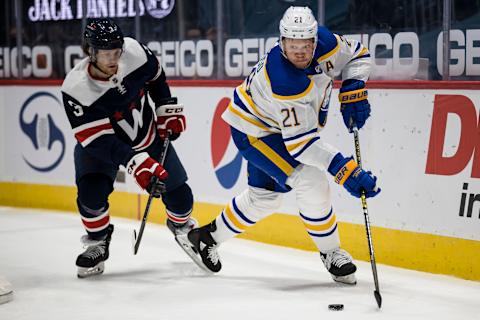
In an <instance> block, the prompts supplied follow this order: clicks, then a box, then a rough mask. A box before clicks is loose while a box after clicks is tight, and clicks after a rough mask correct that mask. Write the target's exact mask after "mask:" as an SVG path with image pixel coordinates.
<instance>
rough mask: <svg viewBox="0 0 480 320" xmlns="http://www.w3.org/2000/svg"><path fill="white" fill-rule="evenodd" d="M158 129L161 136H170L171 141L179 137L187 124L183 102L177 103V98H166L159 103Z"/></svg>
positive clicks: (157, 108)
mask: <svg viewBox="0 0 480 320" xmlns="http://www.w3.org/2000/svg"><path fill="white" fill-rule="evenodd" d="M155 113H156V114H157V130H158V135H159V136H160V138H162V139H165V138H166V137H167V136H169V139H170V140H171V141H173V140H175V139H177V138H178V137H179V136H180V134H181V133H182V132H183V131H185V129H186V128H187V124H186V121H185V116H184V115H183V104H178V103H177V98H175V97H172V98H168V99H164V101H163V102H162V103H160V104H159V105H157V107H156V110H155Z"/></svg>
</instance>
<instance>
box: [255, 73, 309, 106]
mask: <svg viewBox="0 0 480 320" xmlns="http://www.w3.org/2000/svg"><path fill="white" fill-rule="evenodd" d="M263 71H264V72H265V79H267V82H268V85H269V87H270V88H272V84H271V82H270V77H269V76H268V72H267V68H264V70H263ZM309 78H310V77H309ZM313 84H314V83H313V81H312V79H310V84H309V85H308V87H307V89H305V91H303V92H300V93H298V94H294V95H291V96H282V95H279V94H276V93H273V91H272V96H273V97H274V98H275V99H279V100H295V99H300V98H303V97H305V96H306V95H307V94H309V93H310V91H311V90H312V88H313Z"/></svg>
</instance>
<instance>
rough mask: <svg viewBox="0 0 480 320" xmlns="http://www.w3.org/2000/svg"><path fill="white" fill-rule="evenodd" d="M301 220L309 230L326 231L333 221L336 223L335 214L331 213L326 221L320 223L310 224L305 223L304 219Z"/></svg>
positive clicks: (332, 224) (333, 223)
mask: <svg viewBox="0 0 480 320" xmlns="http://www.w3.org/2000/svg"><path fill="white" fill-rule="evenodd" d="M302 220H303V224H304V225H305V227H306V228H307V229H308V230H309V231H326V230H329V229H331V228H332V227H333V226H334V225H335V223H337V217H336V216H335V214H332V216H331V217H330V218H329V219H328V220H327V221H322V222H321V223H320V224H311V223H307V221H306V220H305V219H302ZM309 222H310V221H309Z"/></svg>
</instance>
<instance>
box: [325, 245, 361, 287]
mask: <svg viewBox="0 0 480 320" xmlns="http://www.w3.org/2000/svg"><path fill="white" fill-rule="evenodd" d="M320 258H321V259H322V261H323V264H324V265H325V267H326V268H327V270H328V272H330V274H331V276H332V279H333V280H335V281H336V282H341V283H345V284H351V285H355V284H357V278H356V277H355V271H357V267H356V266H355V265H354V264H353V260H352V257H351V256H350V254H349V253H348V252H346V251H345V250H343V249H340V248H336V249H333V250H330V251H327V252H325V253H322V252H320Z"/></svg>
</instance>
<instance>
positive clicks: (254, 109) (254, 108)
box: [236, 82, 279, 127]
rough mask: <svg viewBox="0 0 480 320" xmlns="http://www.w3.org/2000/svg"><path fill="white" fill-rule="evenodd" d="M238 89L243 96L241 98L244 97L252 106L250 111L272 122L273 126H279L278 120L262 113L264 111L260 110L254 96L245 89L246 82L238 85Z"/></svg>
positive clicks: (240, 95) (269, 122)
mask: <svg viewBox="0 0 480 320" xmlns="http://www.w3.org/2000/svg"><path fill="white" fill-rule="evenodd" d="M236 90H237V92H239V93H240V94H239V95H238V96H239V97H241V98H243V99H244V100H245V101H246V102H247V103H246V105H248V106H249V107H250V111H251V112H252V113H254V114H255V116H257V117H258V118H259V119H261V120H263V121H265V122H267V123H268V124H270V125H271V126H275V127H279V125H278V122H277V121H275V120H273V119H271V118H269V117H267V116H266V115H264V114H262V113H261V112H260V111H259V110H258V108H257V106H256V104H255V102H253V100H252V97H250V95H249V94H248V93H247V91H246V90H245V82H243V83H242V84H241V85H240V86H238V87H237V88H236Z"/></svg>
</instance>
